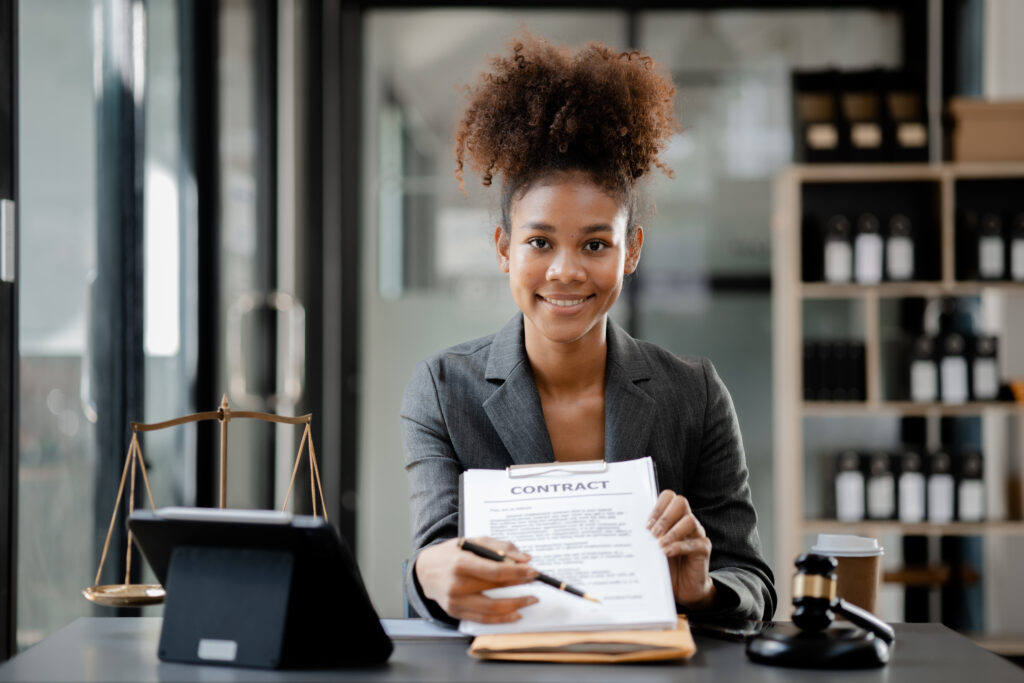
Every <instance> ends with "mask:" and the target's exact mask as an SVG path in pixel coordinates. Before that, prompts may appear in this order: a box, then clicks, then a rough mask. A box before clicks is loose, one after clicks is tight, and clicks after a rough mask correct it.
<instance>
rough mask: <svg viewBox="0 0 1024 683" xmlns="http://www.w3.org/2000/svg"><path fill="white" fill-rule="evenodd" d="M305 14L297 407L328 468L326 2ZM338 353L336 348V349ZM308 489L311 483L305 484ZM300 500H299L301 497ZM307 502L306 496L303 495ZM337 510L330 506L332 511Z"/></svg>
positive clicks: (310, 7)
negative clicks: (302, 358) (301, 358)
mask: <svg viewBox="0 0 1024 683" xmlns="http://www.w3.org/2000/svg"><path fill="white" fill-rule="evenodd" d="M303 9H304V13H303V17H302V21H303V24H302V36H303V41H302V42H303V50H304V53H303V60H302V61H303V65H304V67H303V88H302V92H303V93H304V100H305V101H304V102H303V103H302V116H303V120H302V127H301V130H302V132H301V135H302V138H301V140H300V142H299V144H301V145H302V147H303V150H304V151H303V155H302V157H303V164H304V167H303V172H302V177H303V179H304V182H303V184H302V187H301V188H299V193H300V195H299V197H300V200H299V201H301V203H302V216H303V226H304V227H305V231H304V232H305V241H304V243H303V245H302V251H301V252H300V254H301V257H300V258H301V262H300V265H299V272H300V273H301V276H300V280H299V281H298V283H297V286H298V288H299V299H300V300H301V301H302V302H303V305H304V306H305V307H306V368H307V371H306V385H305V389H304V390H303V394H302V399H301V402H300V404H299V407H298V410H297V413H299V414H302V413H312V414H313V425H312V435H313V442H314V443H315V444H316V446H317V458H318V460H319V461H320V463H321V469H323V468H324V467H325V465H326V463H327V461H329V460H332V459H334V458H335V457H336V456H335V455H334V454H332V453H327V452H324V451H323V450H321V446H323V444H324V442H323V426H324V421H325V419H326V417H327V415H326V413H325V412H324V395H323V393H324V387H325V385H326V386H332V387H333V386H334V385H333V384H328V383H325V382H324V379H323V378H324V373H323V371H322V370H323V367H324V343H323V335H324V324H323V316H322V315H321V312H322V311H323V308H324V230H325V226H324V221H323V217H324V211H323V200H324V193H323V177H324V172H323V169H324V164H323V154H322V149H323V147H324V144H323V142H324V137H323V126H324V117H323V87H322V84H323V73H324V70H323V64H322V62H323V46H322V44H321V34H322V32H323V5H322V4H321V3H320V2H319V0H311V2H308V3H307V4H306V5H304V8H303ZM332 353H333V351H332ZM325 475H326V473H323V474H322V475H321V480H323V481H322V483H323V485H324V486H325V488H326V489H330V486H329V485H328V482H327V481H326V476H325ZM303 490H308V485H307V486H304V487H303ZM324 495H325V496H326V497H327V502H328V503H330V502H331V501H335V502H337V500H338V495H337V494H336V492H335V494H334V495H332V494H331V493H329V492H328V491H327V490H325V491H324ZM296 502H298V501H296ZM303 502H304V501H303ZM333 512H335V511H334V510H328V511H327V513H328V515H330V514H332V513H333Z"/></svg>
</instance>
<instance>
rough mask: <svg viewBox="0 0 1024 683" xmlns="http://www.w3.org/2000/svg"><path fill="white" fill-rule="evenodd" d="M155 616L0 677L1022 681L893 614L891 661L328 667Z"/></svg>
mask: <svg viewBox="0 0 1024 683" xmlns="http://www.w3.org/2000/svg"><path fill="white" fill-rule="evenodd" d="M160 624H161V619H160V618H159V617H140V618H123V619H118V618H113V617H107V618H104V617H92V618H82V619H78V620H77V621H75V622H73V623H72V624H70V625H69V626H67V627H65V628H63V629H61V630H60V631H58V632H57V633H54V634H53V635H52V636H50V637H49V638H47V639H46V640H44V641H43V642H41V643H39V644H38V645H36V646H35V647H32V648H30V649H28V650H26V651H25V652H23V653H21V654H20V655H18V656H17V657H15V658H13V659H12V660H10V661H8V662H6V663H5V664H3V665H0V681H217V682H218V683H219V682H229V681H307V680H309V681H320V680H343V681H344V680H360V681H363V680H373V681H376V680H380V681H443V682H445V683H447V682H448V681H483V682H485V683H486V682H488V681H516V682H517V683H518V682H521V681H530V683H541V682H543V681H557V682H562V681H578V680H585V681H587V683H597V682H598V681H615V682H616V683H618V682H619V681H623V680H628V681H630V682H631V683H633V682H636V683H642V682H644V681H708V682H714V683H722V681H754V682H756V681H773V682H774V681H778V682H779V683H783V682H785V683H789V682H790V681H823V680H831V679H835V680H842V681H857V682H861V681H885V683H898V682H899V681H908V682H909V681H913V682H915V683H916V682H918V681H927V683H943V682H944V681H949V682H950V683H964V681H969V682H971V683H975V682H976V683H981V682H982V681H985V683H991V682H994V681H1024V669H1020V668H1018V667H1016V666H1014V665H1013V664H1011V663H1009V662H1007V661H1006V660H1004V659H1002V658H1000V657H998V656H997V655H994V654H992V653H990V652H988V651H987V650H984V649H982V648H980V647H978V646H977V645H975V644H974V643H972V642H971V641H969V640H967V639H966V638H964V637H963V636H961V635H959V634H958V633H956V632H954V631H951V630H949V629H948V628H946V627H944V626H941V625H939V624H896V625H895V628H896V639H897V640H896V647H895V649H894V650H893V654H892V661H891V662H890V664H889V666H887V667H884V668H881V669H870V670H866V671H833V672H828V671H807V670H799V669H779V668H774V667H767V666H760V665H757V664H754V663H752V662H750V661H749V660H748V659H747V657H746V655H745V654H744V652H743V646H742V644H739V643H730V642H726V641H720V640H715V639H713V638H708V637H705V636H699V635H698V636H696V638H695V639H696V641H697V654H696V655H694V657H693V658H692V659H690V660H689V661H688V662H686V663H679V662H672V663H652V664H640V665H578V664H530V663H509V662H479V661H476V660H474V659H472V658H471V657H469V656H468V655H467V654H466V647H467V644H466V643H465V642H464V641H427V642H424V641H420V642H417V641H398V642H396V643H395V652H394V654H392V655H391V659H390V661H389V662H388V664H387V665H386V666H382V667H379V668H374V669H348V670H334V671H265V670H259V669H240V668H230V667H220V666H190V665H185V664H168V663H164V662H161V661H159V660H158V659H157V657H156V648H157V641H158V640H159V638H160Z"/></svg>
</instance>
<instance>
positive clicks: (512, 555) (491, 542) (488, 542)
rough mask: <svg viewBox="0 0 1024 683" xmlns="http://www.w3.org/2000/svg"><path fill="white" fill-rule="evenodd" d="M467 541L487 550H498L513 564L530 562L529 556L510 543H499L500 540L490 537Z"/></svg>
mask: <svg viewBox="0 0 1024 683" xmlns="http://www.w3.org/2000/svg"><path fill="white" fill-rule="evenodd" d="M467 540H470V541H472V542H473V543H476V544H477V545H482V546H484V547H485V548H490V549H491V550H496V551H498V552H499V553H502V554H504V555H505V556H506V557H507V558H508V559H510V560H512V561H513V562H529V561H530V556H529V555H528V554H526V553H524V552H523V551H521V550H519V548H517V547H516V546H515V545H514V544H512V543H509V542H508V541H499V540H498V539H496V538H491V537H490V536H476V537H474V538H470V539H467Z"/></svg>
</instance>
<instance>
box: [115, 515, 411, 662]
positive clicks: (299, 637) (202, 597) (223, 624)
mask: <svg viewBox="0 0 1024 683" xmlns="http://www.w3.org/2000/svg"><path fill="white" fill-rule="evenodd" d="M128 524H129V527H130V529H131V530H132V533H133V534H134V535H135V537H136V539H137V540H138V543H139V546H140V547H141V549H142V552H143V554H144V555H145V556H146V559H147V560H148V561H149V563H150V566H151V567H152V568H153V571H154V572H155V573H156V575H157V578H158V579H159V580H160V582H161V583H163V585H164V587H165V588H166V589H167V601H166V606H165V610H164V627H163V630H162V632H161V635H160V649H159V656H160V659H162V660H166V661H179V662H194V663H202V664H230V665H233V666H253V667H260V668H298V667H301V668H309V667H320V668H326V667H336V666H358V665H370V664H377V663H381V662H384V661H386V660H387V658H388V657H389V656H390V655H391V651H392V643H391V640H390V639H389V638H388V636H387V634H386V633H385V632H384V629H383V628H382V627H381V625H380V620H379V619H378V617H377V613H376V611H375V610H374V608H373V604H372V603H371V602H370V598H369V595H367V593H366V588H365V586H364V585H363V581H362V577H361V576H360V574H359V569H358V567H357V565H356V563H355V559H354V558H353V557H352V553H351V551H350V550H349V548H348V546H347V545H346V544H345V542H344V540H343V539H342V538H341V536H340V535H338V532H337V530H336V529H335V528H334V527H332V526H330V525H329V524H327V523H326V522H324V521H323V520H321V519H315V518H312V517H302V516H296V517H294V518H293V520H292V522H291V523H290V524H273V523H252V522H244V523H243V522H226V521H207V520H204V521H191V520H170V519H163V518H161V517H159V516H157V515H156V514H154V513H152V512H150V511H138V512H136V513H134V514H133V515H132V517H131V519H130V520H129V523H128ZM201 640H207V641H209V640H220V641H227V642H231V641H234V642H235V643H237V653H236V654H235V656H234V657H233V658H232V659H224V660H216V659H213V660H211V659H209V658H206V657H200V656H199V644H200V641H201Z"/></svg>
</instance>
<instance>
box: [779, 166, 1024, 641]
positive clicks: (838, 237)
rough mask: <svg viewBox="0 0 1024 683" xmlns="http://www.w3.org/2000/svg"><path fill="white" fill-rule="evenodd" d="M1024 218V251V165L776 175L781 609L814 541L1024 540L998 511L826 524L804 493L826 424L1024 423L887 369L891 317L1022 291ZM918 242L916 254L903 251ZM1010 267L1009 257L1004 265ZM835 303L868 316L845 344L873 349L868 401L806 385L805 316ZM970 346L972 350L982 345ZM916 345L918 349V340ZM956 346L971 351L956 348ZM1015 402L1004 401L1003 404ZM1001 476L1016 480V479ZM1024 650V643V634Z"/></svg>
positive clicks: (1012, 412)
mask: <svg viewBox="0 0 1024 683" xmlns="http://www.w3.org/2000/svg"><path fill="white" fill-rule="evenodd" d="M983 215H984V216H988V218H987V219H985V220H986V221H987V227H983V226H981V225H980V223H981V222H982V219H981V216H983ZM972 221H973V222H972ZM1017 222H1020V223H1021V226H1022V227H1020V231H1021V237H1020V239H1021V240H1022V245H1021V247H1020V248H1021V249H1022V252H1021V253H1022V254H1024V163H1013V164H1009V163H1007V164H934V165H926V164H884V165H882V164H877V165H865V164H860V165H854V164H836V165H801V166H794V167H791V168H790V169H788V170H787V171H786V172H784V173H783V174H782V175H781V176H780V177H779V178H778V180H777V183H776V186H775V197H774V211H773V217H772V233H773V236H772V280H773V286H772V291H773V295H772V306H773V311H772V313H773V321H774V334H773V336H774V347H773V366H774V377H775V381H774V442H775V443H774V458H775V463H774V486H775V497H774V498H775V500H774V504H775V523H776V529H775V550H776V555H775V562H776V563H775V566H776V567H778V568H780V572H782V573H781V574H780V576H778V577H777V582H776V583H777V586H778V588H779V593H780V596H779V598H780V602H779V604H780V605H788V604H790V602H791V596H790V587H789V585H788V584H789V580H788V576H786V574H785V570H784V569H783V568H785V567H787V566H790V564H791V562H792V558H794V557H796V555H798V554H799V553H800V552H803V551H805V550H806V542H807V539H808V537H809V536H810V535H813V534H817V533H855V534H862V535H871V536H876V537H881V536H882V535H894V534H895V535H927V536H983V537H988V536H993V537H1002V538H1005V537H1006V536H1022V537H1024V521H1021V520H1020V519H1019V510H1015V511H1014V512H1013V515H1015V516H1016V517H1017V518H1016V519H999V518H998V517H999V515H992V516H990V517H989V519H990V520H991V521H980V522H958V521H951V522H943V523H936V522H928V521H922V522H914V523H904V522H900V521H896V520H871V519H867V520H862V521H858V522H839V521H836V520H834V519H825V518H823V517H824V515H825V513H824V510H823V509H822V506H821V505H820V504H819V505H817V508H818V509H816V510H809V509H807V507H806V506H805V500H804V496H803V495H799V494H802V493H803V492H805V491H806V490H808V489H807V488H805V477H806V476H807V472H808V470H809V469H810V470H811V471H813V470H814V467H816V466H818V465H820V463H816V462H811V459H813V458H817V457H818V456H819V455H820V454H819V453H816V452H815V453H811V452H807V451H806V450H805V440H806V437H807V435H808V432H807V431H806V430H807V429H808V425H809V424H811V425H813V424H815V421H816V420H818V421H820V420H828V419H831V418H841V419H844V420H845V419H861V418H865V419H868V418H872V419H873V416H886V415H888V416H891V417H892V418H893V419H898V418H902V417H924V418H929V419H938V418H944V417H969V416H979V417H983V418H984V422H985V424H988V423H989V422H991V421H992V420H997V421H1001V422H1002V423H1006V422H1007V420H1006V418H1007V417H1009V416H1017V417H1018V419H1017V422H1021V421H1024V403H1020V402H1013V401H1008V400H982V401H976V400H970V398H972V397H973V395H974V394H973V390H972V392H969V394H968V395H967V399H968V400H965V401H962V402H961V401H957V402H950V401H948V400H947V402H942V398H943V396H942V395H938V396H937V399H938V400H936V401H925V402H921V401H920V400H918V401H914V400H911V396H910V395H909V394H908V395H899V394H894V393H893V391H891V390H890V389H888V388H887V387H886V386H885V385H884V383H883V379H885V377H884V374H885V373H884V372H883V368H884V370H885V371H891V370H892V357H891V354H892V351H891V350H887V349H890V347H892V346H893V344H892V340H888V339H886V338H885V331H884V330H883V329H882V327H883V322H882V320H883V318H885V316H886V315H887V314H888V313H891V309H892V307H893V306H896V307H897V308H898V307H899V306H902V305H903V301H904V300H909V299H922V300H941V299H944V298H947V297H951V298H960V299H970V298H972V297H981V298H982V299H985V298H991V297H993V296H995V297H999V296H1004V295H1007V294H1008V295H1010V296H1017V295H1024V281H1021V280H1024V276H1022V277H1020V278H1018V273H1017V272H1016V271H1015V270H1014V268H1015V267H1019V266H1015V264H1014V261H1013V259H1014V257H1015V254H1014V249H1015V248H1017V245H1016V244H1015V242H1014V239H1015V235H1016V233H1015V232H1014V231H1015V230H1017V228H1018V226H1016V223H1017ZM996 223H1001V226H996V225H995V224H996ZM997 227H999V229H998V230H997V229H996V228H997ZM971 231H974V232H971ZM908 235H909V237H910V242H909V244H908V243H907V242H906V241H904V238H906V237H907V236H908ZM995 235H998V236H999V237H1000V239H1001V240H1002V241H1001V242H1000V243H999V244H996V243H995V242H994V241H993V240H992V239H989V241H988V242H985V239H986V238H991V237H993V236H995ZM908 246H909V250H908ZM997 247H998V248H997ZM1021 258H1024V256H1021ZM986 259H987V260H986ZM998 259H1002V260H1001V262H1000V263H999V264H998V265H999V268H998V269H997V268H996V261H997V260H998ZM858 260H859V261H860V263H859V264H858ZM982 262H985V264H986V266H987V270H984V272H982V271H983V269H981V268H979V264H981V263H982ZM1015 278H1018V279H1015ZM823 304H824V305H832V304H835V305H837V306H846V307H848V308H849V309H850V310H853V311H854V315H853V317H855V318H858V321H857V324H856V325H855V326H854V328H855V329H853V330H846V331H845V334H844V333H842V332H841V333H840V334H839V336H842V337H845V338H851V337H852V338H855V339H856V341H858V342H862V345H863V398H862V399H860V400H850V397H849V394H843V393H840V394H838V395H839V396H843V397H844V400H815V398H816V397H817V395H816V394H815V393H814V390H813V385H814V382H813V381H811V382H810V384H808V378H807V377H806V376H805V373H806V372H807V371H811V369H812V368H814V367H816V366H815V365H814V360H815V359H814V358H812V359H811V361H810V362H809V361H808V360H807V358H805V357H804V352H805V345H806V343H807V342H808V341H809V340H812V341H813V340H814V339H815V338H816V337H815V334H816V332H817V331H816V330H814V329H813V328H814V321H813V320H810V321H809V320H807V319H806V317H805V316H806V315H807V310H808V307H809V306H811V307H813V306H820V305H823ZM810 310H816V309H813V308H811V309H810ZM1007 322H1009V321H1007ZM1004 331H1005V330H995V331H994V332H998V333H1002V332H1004ZM851 333H852V334H851ZM936 343H938V342H936ZM959 343H960V344H962V345H966V346H968V347H969V349H974V346H969V345H970V344H974V343H975V342H974V341H973V340H972V339H970V338H964V339H962V340H960V342H959ZM887 344H888V346H887ZM904 346H906V347H907V349H908V353H909V352H910V351H909V348H910V345H909V342H908V343H905V344H904ZM952 347H953V350H956V349H957V348H960V347H959V346H957V342H955V341H954V342H953V343H952ZM998 352H999V353H1000V354H1004V353H1005V354H1013V355H1014V358H1015V359H1016V360H1017V361H1018V365H1020V363H1019V361H1020V360H1022V359H1021V358H1020V356H1019V355H1020V354H1024V348H1021V347H1020V346H1019V345H1018V346H1016V347H1012V348H1007V346H1006V345H1005V344H1002V343H1000V344H999V345H998ZM887 354H888V355H887ZM936 362H937V363H938V362H939V361H936ZM818 367H820V365H819V366H818ZM907 371H908V372H909V368H908V369H907ZM936 372H939V366H936ZM1001 379H1002V380H1004V381H1005V380H1008V379H1011V378H1006V377H1004V378H1001ZM1016 379H1017V380H1020V379H1024V378H1021V377H1017V378H1016ZM947 380H948V378H947ZM809 386H810V387H811V390H809ZM822 395H823V396H828V393H827V392H826V393H824V394H822ZM946 398H947V399H949V398H950V397H949V396H946ZM1006 398H1007V396H1006V395H1005V393H1004V394H1003V395H1001V396H1000V399H1006ZM1018 400H1019V398H1018ZM1003 441H1006V439H1003ZM850 446H856V444H849V443H837V444H835V447H836V449H835V450H836V452H838V451H839V450H840V449H841V448H844V447H850ZM899 446H900V444H899V443H893V444H890V446H889V447H890V448H892V449H895V448H898V447H899ZM1014 457H1016V458H1017V462H1016V464H1015V465H1014V464H1010V463H1007V462H1006V461H1005V459H1004V460H999V459H996V462H994V463H988V462H987V461H986V464H985V467H986V475H987V474H989V469H988V468H990V467H1000V468H1004V469H1005V470H1007V471H1009V470H1012V471H1016V472H1024V456H1022V454H1020V453H1019V452H1018V453H1017V454H1016V455H1015V456H1014ZM819 475H820V473H819ZM1000 480H1001V481H1003V482H1004V483H1005V482H1006V481H1012V480H1009V479H1008V473H1005V475H1004V476H1002V478H1001V479H1000ZM808 481H814V482H815V483H817V482H818V481H820V479H819V480H813V479H812V480H808ZM989 483H990V482H989ZM1010 485H1011V486H1012V487H1013V489H1014V490H1012V491H1010V492H1009V493H1008V494H1006V493H1005V492H1003V491H1000V492H999V496H1001V500H1003V501H1011V500H1013V499H1016V500H1018V501H1019V500H1021V499H1024V484H1022V483H1021V481H1020V480H1019V479H1018V480H1016V481H1015V482H1012V483H1011V484H1010ZM794 492H797V494H798V495H793V494H794ZM997 497H998V496H997ZM894 516H895V515H894ZM784 616H785V615H783V614H780V617H784ZM1010 640H1011V641H1013V642H1016V639H1010ZM1020 640H1021V643H1020V644H1021V645H1024V638H1022V639H1020ZM1000 642H1001V641H1000Z"/></svg>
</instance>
